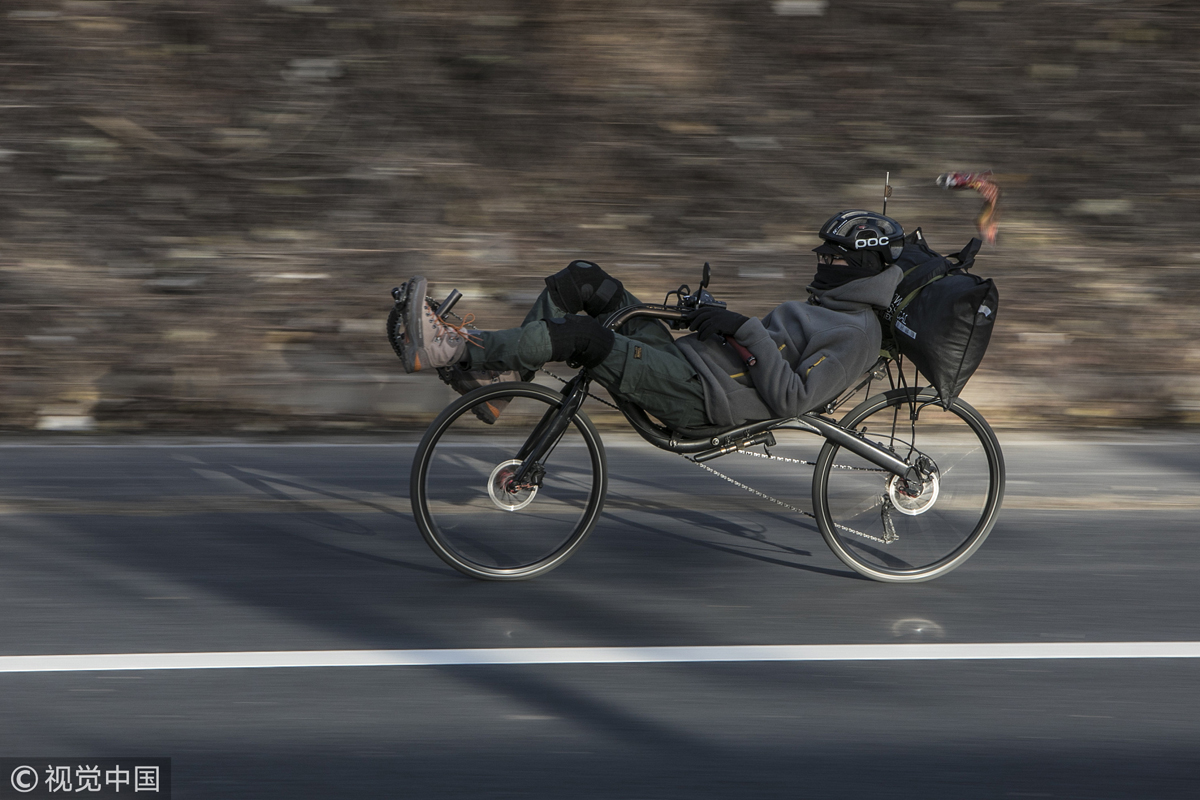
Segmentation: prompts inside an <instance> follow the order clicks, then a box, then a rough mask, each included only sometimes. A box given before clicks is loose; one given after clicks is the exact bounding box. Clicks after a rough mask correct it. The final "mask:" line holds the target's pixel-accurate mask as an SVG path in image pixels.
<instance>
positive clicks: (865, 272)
mask: <svg viewBox="0 0 1200 800" xmlns="http://www.w3.org/2000/svg"><path fill="white" fill-rule="evenodd" d="M844 258H845V260H846V263H845V264H844V265H843V264H817V274H816V277H814V278H813V282H812V288H814V289H816V290H818V291H823V290H825V289H832V288H834V287H835V286H841V285H842V284H843V283H849V282H850V281H856V280H858V279H859V278H870V277H872V276H874V275H878V274H879V273H880V271H881V270H882V269H883V259H882V258H880V256H879V253H876V252H875V251H874V250H864V251H863V252H861V253H846V255H845V256H844Z"/></svg>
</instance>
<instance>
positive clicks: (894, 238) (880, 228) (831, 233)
mask: <svg viewBox="0 0 1200 800" xmlns="http://www.w3.org/2000/svg"><path fill="white" fill-rule="evenodd" d="M819 235H820V237H821V238H822V239H824V240H825V241H826V242H828V244H823V245H821V246H820V247H818V248H816V249H815V251H814V252H817V253H828V254H830V255H834V256H839V257H840V256H844V255H845V254H846V253H861V252H862V251H863V250H874V251H875V252H877V253H879V257H880V258H881V259H883V263H884V264H891V263H892V262H893V261H895V260H896V259H897V258H899V257H900V253H901V252H902V251H903V250H904V228H902V227H901V226H900V223H899V222H896V220H894V219H892V218H891V217H885V216H884V215H883V214H876V213H875V212H874V211H843V212H841V213H840V214H836V215H834V216H832V217H830V218H829V220H828V221H827V222H826V223H825V224H824V225H822V226H821V231H820V233H819Z"/></svg>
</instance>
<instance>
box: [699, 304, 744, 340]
mask: <svg viewBox="0 0 1200 800" xmlns="http://www.w3.org/2000/svg"><path fill="white" fill-rule="evenodd" d="M748 319H750V318H749V317H746V316H742V315H741V314H739V313H737V312H736V311H730V310H729V309H726V308H718V307H717V306H703V307H701V308H697V309H696V310H695V311H689V312H687V315H686V316H685V317H684V318H683V320H684V322H686V323H687V324H688V330H691V331H696V332H697V333H698V334H699V335H700V341H704V340H705V339H707V338H708V337H710V336H712V335H713V334H717V335H721V336H732V335H733V334H734V333H735V332H736V331H737V329H738V328H740V327H742V325H743V324H745V322H746V320H748Z"/></svg>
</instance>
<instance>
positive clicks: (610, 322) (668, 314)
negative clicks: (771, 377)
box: [604, 261, 758, 367]
mask: <svg viewBox="0 0 1200 800" xmlns="http://www.w3.org/2000/svg"><path fill="white" fill-rule="evenodd" d="M710 276H711V268H710V267H709V266H708V262H707V261H705V262H704V273H703V276H702V277H701V279H700V290H699V291H698V292H696V293H695V294H692V292H691V289H689V288H688V286H687V284H684V285H683V286H680V287H679V288H678V289H676V290H675V291H673V292H667V297H668V298H669V297H670V296H671V295H675V296H676V297H677V298H678V299H679V302H678V303H676V304H675V305H673V306H670V305H667V304H666V302H663V303H662V304H661V305H658V304H653V303H643V304H641V305H636V306H626V307H625V308H619V309H617V310H616V311H614V312H613V313H612V314H610V315H609V316H608V319H606V320H605V321H604V326H605V327H606V328H608V329H609V330H614V331H615V330H616V329H617V328H619V327H621V326H622V325H624V324H625V323H626V322H628V321H629V320H631V319H634V318H635V317H650V318H652V319H661V320H666V321H668V322H670V324H671V327H672V328H673V329H675V330H679V329H680V328H682V327H683V325H682V324H681V323H682V322H683V320H684V317H685V316H686V315H687V313H688V312H689V311H693V310H695V309H697V308H701V307H703V306H715V307H717V308H725V303H724V302H722V301H720V300H718V299H717V298H715V297H713V296H712V294H711V293H710V292H709V291H708V288H707V287H708V280H709V277H710ZM720 338H721V339H722V340H723V341H724V342H725V344H727V345H729V346H730V347H732V348H733V349H734V351H735V352H736V353H737V354H738V357H739V358H740V359H741V360H742V363H744V364H745V365H746V366H747V367H753V366H754V365H755V364H757V363H758V359H757V358H756V357H755V356H754V354H753V353H751V352H750V351H749V350H748V349H746V347H745V346H744V345H742V344H740V343H739V342H738V341H737V340H735V339H734V338H733V337H732V336H723V337H720Z"/></svg>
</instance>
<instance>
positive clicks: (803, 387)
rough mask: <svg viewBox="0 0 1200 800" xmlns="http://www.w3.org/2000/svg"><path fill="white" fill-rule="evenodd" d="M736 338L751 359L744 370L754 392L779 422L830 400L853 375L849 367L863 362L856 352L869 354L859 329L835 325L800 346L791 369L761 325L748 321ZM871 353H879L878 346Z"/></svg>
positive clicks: (756, 320)
mask: <svg viewBox="0 0 1200 800" xmlns="http://www.w3.org/2000/svg"><path fill="white" fill-rule="evenodd" d="M735 338H736V339H737V341H739V342H740V343H741V344H742V345H744V346H745V347H746V348H747V349H748V350H749V351H750V352H751V353H752V354H754V357H755V359H756V363H755V364H754V365H753V366H751V367H748V370H749V372H750V378H751V380H752V381H753V382H754V388H755V389H756V390H757V392H758V394H759V396H760V397H761V398H762V400H763V402H764V403H765V404H766V405H767V407H768V408H770V409H771V412H772V413H773V414H775V415H777V416H780V417H793V416H797V415H799V414H803V413H804V412H806V411H811V410H812V409H814V408H816V407H817V406H819V405H821V404H822V403H824V402H825V401H827V400H830V399H832V398H833V397H835V396H836V395H837V393H838V392H840V391H841V390H842V389H844V388H845V387H846V386H847V385H849V383H850V381H851V380H852V379H853V377H854V376H855V375H857V372H855V375H851V374H850V370H849V369H848V367H849V366H853V365H854V364H856V363H857V362H858V361H861V360H862V359H861V357H860V355H859V354H860V353H862V352H864V351H865V350H869V349H871V343H870V342H869V341H868V336H867V333H866V332H865V331H863V330H862V329H861V328H859V327H858V326H856V325H852V324H848V325H837V326H833V327H829V328H825V329H824V330H821V331H818V332H817V333H816V334H815V335H814V336H813V337H812V339H811V340H809V342H808V343H807V345H806V346H805V348H804V350H805V353H806V355H805V357H804V358H803V360H801V361H800V363H799V364H797V365H796V367H795V368H793V367H792V365H791V362H790V361H789V360H788V359H786V358H785V357H784V352H783V351H784V350H786V348H787V345H784V346H783V347H782V348H781V347H780V345H779V344H778V343H776V341H775V340H774V339H772V338H771V336H770V335H769V334H768V333H767V329H766V328H765V327H764V326H763V324H762V322H761V321H760V320H758V319H755V318H751V319H750V320H749V321H747V322H746V323H745V324H744V325H742V326H741V327H740V328H739V329H738V331H737V334H736V337H735ZM874 349H875V350H878V344H876V345H875V346H874ZM872 352H874V351H872ZM859 371H861V370H859Z"/></svg>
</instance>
